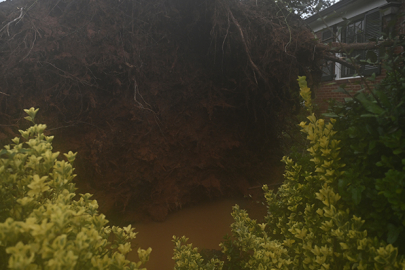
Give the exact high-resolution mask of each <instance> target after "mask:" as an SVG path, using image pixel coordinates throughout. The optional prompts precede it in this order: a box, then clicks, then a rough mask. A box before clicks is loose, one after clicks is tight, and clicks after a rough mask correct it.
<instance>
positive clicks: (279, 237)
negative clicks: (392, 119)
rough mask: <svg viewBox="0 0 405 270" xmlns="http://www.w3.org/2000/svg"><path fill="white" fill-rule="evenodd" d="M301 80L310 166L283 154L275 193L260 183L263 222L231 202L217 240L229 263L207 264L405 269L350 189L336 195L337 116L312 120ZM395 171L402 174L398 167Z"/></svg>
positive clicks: (340, 167)
mask: <svg viewBox="0 0 405 270" xmlns="http://www.w3.org/2000/svg"><path fill="white" fill-rule="evenodd" d="M299 84H300V88H301V95H302V97H303V98H304V100H305V106H306V108H307V109H308V110H309V112H310V116H309V117H307V118H308V120H309V122H301V123H300V126H301V128H302V131H303V132H304V133H305V134H306V136H307V139H308V141H309V143H310V147H309V149H308V152H309V154H310V156H311V162H312V167H311V170H307V168H308V167H307V168H306V169H304V168H303V166H301V165H300V164H297V163H295V162H294V161H293V160H292V159H290V158H288V157H284V158H283V161H284V162H285V164H286V172H285V182H284V184H283V185H282V186H281V187H280V188H279V190H278V191H277V192H273V191H272V190H269V189H268V187H267V186H264V191H265V198H266V203H267V207H268V213H267V215H266V217H265V222H264V223H262V224H258V223H257V221H256V220H252V219H250V218H249V216H248V213H247V212H246V211H245V210H242V209H240V208H239V207H238V206H235V207H234V209H233V212H232V216H233V218H234V220H235V222H234V223H233V224H232V225H231V227H232V237H230V238H228V239H227V240H226V241H225V242H224V243H222V244H221V247H222V252H223V253H224V254H225V256H226V262H225V263H224V266H223V267H222V268H221V267H218V268H206V269H339V270H340V269H355V268H357V269H405V259H404V256H403V254H402V255H401V254H399V253H398V248H397V247H395V246H394V245H393V244H391V243H388V244H387V243H386V242H385V241H384V239H381V238H379V237H374V236H373V235H371V236H370V235H369V234H368V231H367V230H366V229H365V228H366V226H365V223H367V221H368V220H364V219H363V217H362V216H360V215H358V214H357V213H358V211H357V209H354V208H353V204H352V203H350V202H348V201H347V200H345V199H342V196H346V195H347V194H343V195H341V194H340V193H339V190H341V189H342V181H344V180H342V179H345V177H346V176H347V172H345V167H349V168H350V166H346V165H345V163H344V162H343V159H342V158H341V156H342V153H341V147H340V145H341V142H340V141H339V140H337V139H336V138H337V135H336V131H335V130H334V124H335V123H336V120H335V119H331V120H330V122H329V123H325V120H323V119H317V118H316V117H315V115H314V114H313V113H312V104H311V92H310V89H309V88H308V87H307V84H306V81H305V77H300V78H299ZM363 95H364V94H363ZM367 100H368V99H367ZM366 103H367V102H364V104H366ZM367 104H374V103H372V102H369V103H367ZM369 106H373V105H369ZM366 118H370V117H366ZM395 132H396V131H393V132H392V134H394V133H395ZM393 136H395V135H393ZM382 140H383V139H382ZM383 142H385V140H383V141H382V142H381V143H383ZM390 142H392V140H391V141H390ZM359 144H361V143H359ZM344 146H345V147H346V145H344ZM397 148H398V146H397ZM397 148H395V149H397ZM388 154H390V155H388ZM396 154H398V153H397V152H396V153H394V155H396ZM392 155H393V153H387V158H386V159H388V160H394V158H391V156H392ZM381 162H382V161H381ZM383 165H384V163H383ZM391 170H392V168H391ZM397 172H398V174H400V173H402V174H403V170H402V172H401V171H400V170H399V169H398V171H397ZM390 174H392V172H391V173H390ZM390 180H391V181H394V180H393V179H390ZM400 180H401V178H399V179H395V181H400ZM339 188H340V189H339ZM381 188H382V187H381ZM386 188H392V186H390V185H386ZM394 193H395V194H398V191H396V190H395V192H394ZM397 198H398V197H397ZM400 212H401V211H398V213H400ZM402 213H403V211H402ZM177 258H178V256H177ZM195 269H200V268H195Z"/></svg>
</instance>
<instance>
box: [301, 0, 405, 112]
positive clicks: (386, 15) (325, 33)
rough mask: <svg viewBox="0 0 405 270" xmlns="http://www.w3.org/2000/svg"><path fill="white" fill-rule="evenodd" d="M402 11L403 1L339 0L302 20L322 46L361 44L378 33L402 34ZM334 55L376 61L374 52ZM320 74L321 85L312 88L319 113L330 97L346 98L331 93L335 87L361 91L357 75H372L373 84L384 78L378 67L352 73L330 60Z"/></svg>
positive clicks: (383, 72)
mask: <svg viewBox="0 0 405 270" xmlns="http://www.w3.org/2000/svg"><path fill="white" fill-rule="evenodd" d="M404 12H405V1H404V0H341V1H340V2H338V3H336V4H334V5H332V6H330V7H328V8H326V9H324V10H322V11H321V12H319V14H316V15H313V16H311V17H308V18H307V19H305V21H306V23H307V24H308V25H309V27H311V29H312V30H313V31H314V33H315V35H316V36H317V38H318V39H319V40H320V41H321V42H323V43H329V42H338V41H341V42H343V43H365V42H368V41H373V40H375V39H377V38H380V37H381V36H382V33H392V34H394V35H395V34H399V33H401V34H403V33H405V25H404V16H403V13H404ZM401 14H402V15H401ZM398 16H399V17H400V19H398V20H397V22H396V24H395V25H392V24H390V23H389V22H390V21H391V20H393V19H395V18H397V17H398ZM336 56H337V57H339V58H343V59H345V57H357V58H356V60H359V59H370V56H371V57H374V59H375V60H376V63H377V62H378V51H377V50H371V52H370V50H369V51H366V50H356V51H350V52H349V53H348V54H336ZM346 59H347V58H346ZM322 72H323V74H322V83H321V84H320V85H319V86H317V87H316V88H315V89H314V94H315V103H316V104H318V106H319V109H320V111H321V112H325V111H326V109H327V102H326V101H327V100H329V99H331V98H334V99H336V100H339V101H342V100H343V99H344V98H345V97H347V96H346V95H345V94H344V93H338V92H334V91H333V90H335V89H337V88H338V86H339V85H342V84H345V85H346V89H347V90H349V91H358V90H360V89H361V85H360V82H361V79H360V77H359V76H358V74H361V75H364V76H370V75H372V74H373V73H375V74H376V75H377V77H376V81H381V79H382V78H384V76H385V70H384V69H383V68H381V65H380V64H376V65H364V64H363V65H360V68H359V69H357V70H356V69H354V68H350V67H348V66H344V65H342V64H340V63H338V62H334V61H330V60H329V61H325V63H324V65H323V67H322Z"/></svg>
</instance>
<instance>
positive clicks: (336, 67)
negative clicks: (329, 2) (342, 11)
mask: <svg viewBox="0 0 405 270" xmlns="http://www.w3.org/2000/svg"><path fill="white" fill-rule="evenodd" d="M382 12H383V11H382V10H381V9H380V8H375V9H372V10H369V11H367V12H364V13H362V14H359V15H357V16H354V17H352V18H351V19H350V20H345V21H344V22H343V23H339V24H336V25H334V26H332V27H329V28H327V29H324V30H323V31H322V32H321V37H322V43H324V39H323V35H324V33H325V32H328V31H331V29H332V31H333V32H332V38H333V40H332V42H333V41H334V40H335V39H337V40H336V41H337V42H340V41H342V42H344V41H346V39H347V36H346V37H343V34H345V35H347V30H346V29H347V27H349V26H350V25H353V24H356V23H358V22H362V23H361V25H362V31H363V33H361V40H362V41H361V42H368V41H370V39H372V38H378V37H379V35H380V34H381V31H382V23H383V18H382ZM377 13H378V14H379V18H378V29H377V30H376V29H372V31H374V34H375V32H378V36H376V35H374V36H372V37H371V38H370V37H369V36H368V34H369V29H370V27H376V25H369V22H368V20H369V19H370V17H371V16H372V15H373V14H374V15H375V14H377ZM371 22H372V21H371ZM358 34H359V33H357V34H355V35H358ZM356 38H357V37H356ZM356 41H357V40H356ZM353 43H358V42H353ZM368 51H369V50H361V54H362V55H363V56H362V60H364V59H366V56H367V52H368ZM374 52H375V53H376V54H377V56H378V52H377V50H374ZM336 56H337V57H344V53H337V54H336ZM326 63H328V62H326ZM359 64H360V66H361V70H360V75H357V76H353V75H355V74H357V72H356V71H354V72H353V73H352V74H349V75H347V76H345V75H343V70H344V69H348V68H349V67H344V65H342V64H340V63H337V62H332V64H331V63H328V65H329V66H330V68H329V69H330V70H331V71H332V73H331V74H326V75H325V74H324V73H323V74H322V78H321V81H332V80H347V79H355V78H360V77H361V76H370V75H372V74H373V73H375V74H376V75H380V74H381V65H380V64H377V65H372V66H371V65H367V64H363V63H359ZM324 68H325V65H323V67H322V69H324ZM349 69H350V68H349ZM350 73H351V72H350Z"/></svg>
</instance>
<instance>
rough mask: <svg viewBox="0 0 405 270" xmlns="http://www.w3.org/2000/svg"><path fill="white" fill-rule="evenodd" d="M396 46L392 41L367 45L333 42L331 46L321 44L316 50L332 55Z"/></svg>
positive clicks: (368, 43)
mask: <svg viewBox="0 0 405 270" xmlns="http://www.w3.org/2000/svg"><path fill="white" fill-rule="evenodd" d="M393 44H394V41H392V40H384V41H382V42H367V43H349V44H348V43H338V42H331V43H329V44H322V43H319V44H317V45H316V49H318V50H324V51H328V52H331V53H342V52H348V51H351V50H371V49H378V48H381V47H389V46H392V45H393Z"/></svg>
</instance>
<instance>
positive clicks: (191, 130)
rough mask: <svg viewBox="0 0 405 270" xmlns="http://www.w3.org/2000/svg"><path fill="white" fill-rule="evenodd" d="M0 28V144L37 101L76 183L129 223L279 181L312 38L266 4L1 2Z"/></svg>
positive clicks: (314, 71)
mask: <svg viewBox="0 0 405 270" xmlns="http://www.w3.org/2000/svg"><path fill="white" fill-rule="evenodd" d="M0 29H1V31H0V92H1V93H0V119H1V122H0V140H2V142H4V143H9V138H11V137H13V136H17V134H18V131H17V130H18V129H19V128H20V129H21V128H23V127H24V125H26V123H25V122H24V121H22V119H23V117H24V113H23V109H25V108H29V107H37V108H40V112H39V114H38V121H37V122H41V123H45V124H47V126H48V132H49V134H52V135H55V144H54V148H55V149H57V150H58V151H68V150H73V151H77V152H79V154H78V158H77V161H76V162H75V167H76V173H77V174H78V177H77V178H76V182H77V185H78V187H79V189H80V190H79V191H81V192H85V191H90V192H92V193H94V194H95V197H96V198H97V199H98V201H99V204H100V206H101V211H104V212H106V213H107V214H108V213H110V214H111V213H116V214H117V215H118V216H119V215H123V214H124V213H125V212H131V213H132V212H134V213H138V214H137V215H136V216H134V219H136V218H141V217H142V215H146V216H150V217H152V218H153V219H154V220H164V219H165V217H166V216H167V214H168V213H170V212H171V211H175V210H176V209H180V208H181V207H183V206H185V205H188V204H192V203H197V202H199V201H202V200H206V199H207V198H217V197H225V196H233V195H235V194H242V193H246V192H247V190H248V188H249V187H252V186H255V185H258V184H260V183H263V182H267V183H271V182H272V181H273V182H274V181H279V179H276V178H275V177H274V172H273V171H272V168H273V167H275V166H276V165H274V164H277V162H278V161H279V159H280V151H279V147H278V145H279V140H278V138H279V137H280V136H279V133H280V131H281V130H282V128H283V123H284V118H285V117H286V116H288V115H289V114H291V113H294V111H295V108H297V106H298V87H297V76H298V75H306V76H307V77H308V78H309V81H310V83H311V82H315V81H316V80H317V78H319V68H318V65H317V64H318V63H319V61H320V58H319V56H318V55H316V54H314V45H315V43H316V40H315V39H314V37H313V35H312V34H311V32H310V30H309V29H308V28H307V27H305V26H304V24H303V21H302V20H301V19H300V18H299V17H297V16H295V15H294V14H290V13H288V12H287V11H286V10H284V9H283V8H282V7H280V6H277V4H275V3H274V2H273V1H260V0H259V1H240V0H153V1H151V0H99V1H94V0H58V1H51V0H35V1H34V0H14V1H5V2H2V3H0ZM276 167H277V166H276Z"/></svg>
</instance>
